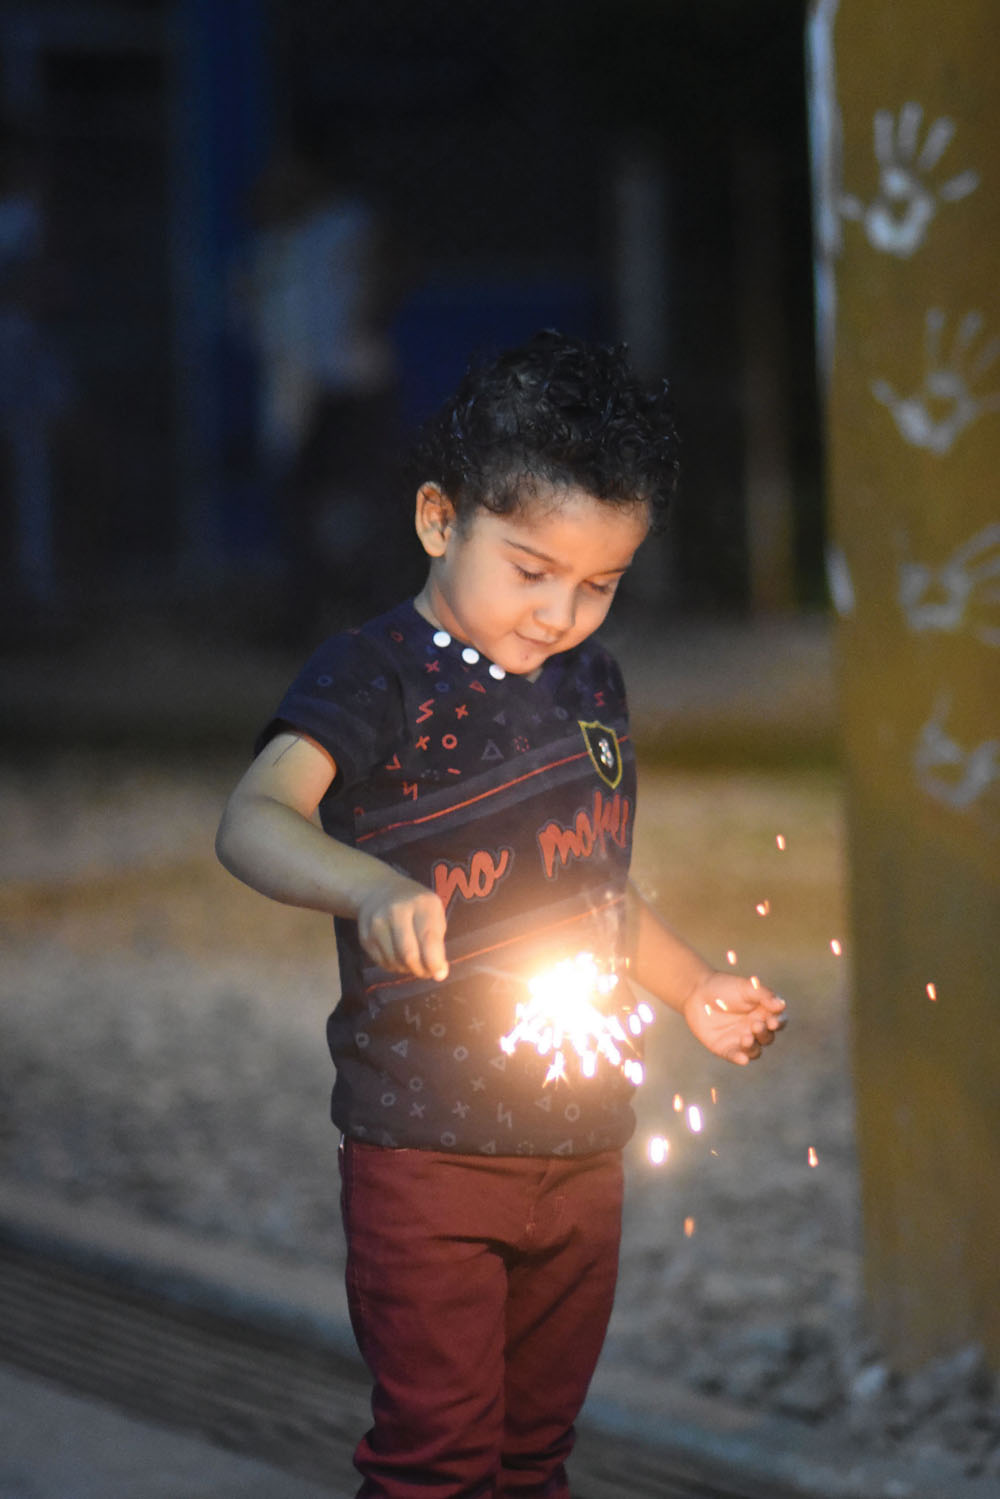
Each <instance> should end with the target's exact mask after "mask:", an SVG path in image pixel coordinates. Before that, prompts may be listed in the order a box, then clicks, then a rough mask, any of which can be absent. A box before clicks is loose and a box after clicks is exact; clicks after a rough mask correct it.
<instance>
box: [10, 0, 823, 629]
mask: <svg viewBox="0 0 1000 1499" xmlns="http://www.w3.org/2000/svg"><path fill="white" fill-rule="evenodd" d="M802 30H803V7H802V6H800V5H799V4H789V3H787V0H762V3H759V4H757V5H754V6H752V7H751V6H746V5H741V4H738V3H735V0H697V3H695V0H616V3H614V4H612V3H611V0H574V3H572V4H571V3H569V0H550V3H548V4H546V5H544V6H537V5H533V4H531V3H530V0H495V3H493V4H491V5H490V6H489V7H479V6H474V7H473V6H469V5H467V4H463V3H462V0H427V3H425V4H424V5H422V6H419V7H417V6H413V5H410V4H406V3H403V0H382V3H380V4H379V5H378V6H371V5H368V4H366V3H364V0H338V3H337V4H336V5H328V6H322V5H315V4H312V3H308V0H283V3H281V4H278V3H272V4H270V5H269V4H267V3H266V0H251V3H248V4H241V5H239V6H235V5H233V4H231V3H224V0H173V3H167V0H164V3H161V4H156V3H155V0H147V3H132V4H126V3H99V0H94V3H89V0H64V3H59V0H41V3H39V0H31V3H28V0H6V3H3V4H0V119H2V120H3V121H4V122H5V123H6V125H7V127H8V128H9V129H16V130H17V131H18V132H19V133H21V134H22V135H27V136H28V137H30V138H31V139H32V141H33V142H34V144H35V146H36V147H37V151H38V155H39V160H40V161H41V162H42V163H43V166H44V171H45V174H46V178H47V202H48V204H49V224H48V234H49V239H50V244H51V250H52V255H53V258H54V260H55V262H56V263H57V264H58V265H59V266H60V267H61V271H60V274H61V278H62V285H61V291H60V297H59V307H58V317H59V325H60V331H61V335H62V337H63V340H64V344H65V347H66V349H67V355H68V358H69V360H70V362H71V364H72V367H73V369H74V371H75V381H76V390H77V399H76V401H75V403H74V405H73V408H72V411H71V412H68V413H67V414H66V419H65V420H64V421H63V422H62V423H61V426H60V430H59V432H58V434H56V435H55V436H54V437H53V439H52V441H53V445H54V451H53V454H52V467H53V475H54V477H53V485H52V502H51V503H52V515H51V517H50V522H51V524H50V526H49V534H50V535H51V548H52V575H53V578H54V579H55V581H56V584H57V587H58V590H59V591H60V593H61V595H62V597H63V599H64V601H68V603H69V605H70V606H72V604H73V601H74V600H77V599H79V598H80V596H81V595H82V594H85V593H88V592H92V591H93V585H94V582H95V580H100V581H101V586H102V587H104V588H112V589H113V590H115V591H117V593H119V594H120V595H122V596H125V595H127V594H128V592H129V590H132V591H134V592H138V593H139V594H146V593H148V592H149V590H150V589H161V590H162V589H168V588H170V587H174V586H175V585H176V584H177V583H178V582H179V581H183V582H184V584H185V585H186V586H189V587H193V588H194V589H196V590H197V589H198V588H204V587H205V586H206V585H208V586H215V585H216V584H217V583H218V582H219V580H220V579H224V578H227V577H231V576H233V575H234V573H239V572H240V571H241V570H245V569H247V568H248V567H253V568H256V569H257V570H258V572H260V571H261V570H262V569H263V574H264V575H265V576H266V571H267V564H268V562H269V559H273V558H274V556H275V553H276V551H277V550H278V549H279V547H280V542H279V534H278V528H277V526H276V524H275V516H274V512H273V499H272V498H271V497H270V496H269V494H268V492H267V487H266V485H265V484H264V483H263V482H262V479H261V475H260V472H259V467H258V465H257V464H256V462H255V457H254V455H255V453H256V452H257V447H258V445H257V442H256V433H255V421H256V416H255V413H256V412H257V411H258V409H259V403H258V402H257V399H256V393H255V380H256V375H257V371H256V367H255V360H254V356H253V352H252V350H251V349H249V348H248V346H247V343H246V340H245V339H242V338H241V336H240V330H239V320H238V317H234V316H233V308H232V300H233V297H232V267H233V265H234V263H236V262H238V259H239V255H240V251H241V248H242V247H243V246H244V245H245V243H246V239H247V236H248V234H249V231H250V211H249V200H250V186H251V184H252V183H253V182H254V180H255V179H256V178H257V175H258V173H259V171H260V169H261V166H262V163H263V162H264V160H265V158H266V156H267V155H268V153H269V151H270V149H271V148H272V147H273V146H274V145H275V144H276V143H277V144H280V145H291V146H293V147H295V148H296V149H302V148H305V149H308V150H309V151H310V152H312V153H314V154H319V155H320V156H322V155H323V154H324V153H326V154H328V155H329V156H330V157H331V159H335V160H336V161H337V163H338V169H339V170H343V172H344V173H345V174H346V175H347V176H348V177H349V178H350V180H351V181H352V182H353V184H354V185H355V187H356V188H357V189H358V190H359V191H361V192H363V194H364V195H365V197H366V198H367V199H368V200H369V201H371V202H372V203H373V204H374V205H376V207H377V209H378V211H379V213H380V214H381V215H382V216H383V218H384V221H385V223H386V225H387V226H388V233H389V237H390V242H391V244H390V248H391V261H392V267H393V270H392V275H393V277H394V281H393V298H394V300H393V304H392V323H391V333H392V337H393V340H394V343H395V347H396V349H397V353H398V359H399V368H400V380H401V387H400V395H401V402H402V412H403V417H404V422H407V423H410V424H412V423H413V422H415V421H416V420H418V419H419V418H420V417H422V416H423V415H425V414H426V412H427V411H428V410H429V409H430V408H431V407H432V406H433V404H434V403H435V402H436V401H437V400H438V399H440V397H441V396H442V395H443V394H444V393H445V392H446V391H447V390H448V389H449V388H450V387H451V385H452V384H453V383H454V381H455V379H456V378H457V376H458V375H459V374H460V373H461V370H462V368H463V367H464V363H465V361H466V359H467V356H468V355H469V353H470V352H472V351H473V350H474V349H476V348H478V347H484V346H485V347H496V346H499V345H503V344H505V343H509V342H512V341H514V340H517V339H519V338H521V337H523V336H524V335H526V334H528V333H530V332H531V331H533V330H534V329H535V328H537V327H539V326H542V325H555V326H561V327H563V328H565V329H566V330H568V331H573V332H579V333H583V334H587V335H595V336H601V337H606V338H609V339H617V338H620V337H625V338H627V339H628V341H629V342H630V344H631V345H632V347H633V349H634V352H635V355H636V358H637V359H638V360H639V361H640V363H642V364H643V365H644V366H645V367H647V368H648V369H650V370H663V371H664V372H666V373H668V374H669V375H670V377H671V378H672V380H673V381H674V384H675V389H676V396H677V405H678V416H679V422H680V425H681V428H682V432H683V435H684V485H683V503H682V504H681V505H680V506H679V507H678V512H677V517H676V521H675V525H674V532H673V535H672V536H671V537H670V539H669V545H668V547H666V548H663V547H661V548H660V549H659V550H655V549H654V551H652V552H651V554H650V558H649V560H648V561H647V562H646V564H645V567H644V569H643V571H642V572H640V574H639V575H638V577H637V579H636V581H635V584H634V587H635V588H636V590H637V591H638V594H639V596H640V597H641V599H642V601H643V602H644V604H645V605H647V606H655V607H657V608H662V609H663V610H667V609H685V610H719V609H722V610H726V611H730V612H732V611H740V610H745V609H748V608H750V609H754V610H772V609H788V608H790V607H795V606H796V605H799V604H802V603H805V604H810V603H818V602H821V600H822V596H823V584H822V581H821V578H822V559H821V552H822V529H823V522H822V506H821V497H820V484H819V471H820V463H819V455H818V451H817V449H818V437H817V431H818V426H817V420H816V412H815V406H816V402H815V391H814V382H813V375H812V371H813V347H812V345H813V339H812V316H811V284H810V276H811V265H810V224H809V178H808V159H807V149H806V129H805V106H804V64H803V41H802ZM5 524H6V525H7V526H8V528H10V527H11V526H12V525H13V520H12V517H11V515H10V503H9V501H8V503H7V507H6V512H5ZM6 555H7V556H8V559H11V558H12V557H13V556H14V553H13V552H12V551H11V549H9V548H8V549H6ZM7 566H8V571H11V570H14V564H13V563H12V561H11V560H8V564H7ZM13 581H15V583H16V581H17V580H13ZM22 582H23V580H22Z"/></svg>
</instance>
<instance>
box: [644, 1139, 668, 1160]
mask: <svg viewBox="0 0 1000 1499" xmlns="http://www.w3.org/2000/svg"><path fill="white" fill-rule="evenodd" d="M646 1149H647V1154H648V1155H649V1159H650V1160H651V1161H652V1163H653V1165H654V1166H662V1165H663V1163H664V1161H665V1160H666V1159H667V1156H668V1155H669V1154H670V1141H669V1140H665V1139H664V1138H663V1136H662V1135H654V1136H653V1138H652V1139H651V1140H650V1142H649V1145H648V1146H647V1147H646Z"/></svg>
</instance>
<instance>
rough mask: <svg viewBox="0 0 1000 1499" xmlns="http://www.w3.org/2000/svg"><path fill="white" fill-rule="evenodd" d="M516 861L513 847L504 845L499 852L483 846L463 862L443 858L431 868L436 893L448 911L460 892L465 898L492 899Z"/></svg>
mask: <svg viewBox="0 0 1000 1499" xmlns="http://www.w3.org/2000/svg"><path fill="white" fill-rule="evenodd" d="M513 862H514V850H513V849H512V848H501V849H499V850H498V851H497V852H496V853H493V852H492V851H491V850H490V849H488V848H480V849H477V850H476V852H475V853H474V854H472V855H471V857H470V858H468V859H466V860H465V861H464V862H463V863H460V864H455V863H453V862H452V861H451V860H450V859H439V860H438V861H437V863H436V864H435V865H434V868H433V870H432V871H431V878H432V879H433V882H434V891H435V894H436V895H437V896H438V898H439V900H440V901H441V902H442V904H443V905H444V908H445V910H446V911H447V909H448V907H449V906H450V905H451V902H452V900H453V898H454V896H455V895H456V894H459V895H461V897H462V899H463V900H488V899H489V897H490V896H491V895H492V894H493V891H494V890H495V889H496V887H497V885H498V884H499V883H500V881H501V880H502V879H503V878H504V876H505V875H506V874H507V873H509V871H510V868H511V865H512V864H513Z"/></svg>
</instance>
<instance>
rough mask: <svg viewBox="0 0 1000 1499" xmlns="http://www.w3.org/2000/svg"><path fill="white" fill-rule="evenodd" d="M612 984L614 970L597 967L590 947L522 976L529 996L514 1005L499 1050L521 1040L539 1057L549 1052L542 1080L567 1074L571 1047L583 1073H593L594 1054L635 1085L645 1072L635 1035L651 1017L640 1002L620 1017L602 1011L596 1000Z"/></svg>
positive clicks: (509, 1048)
mask: <svg viewBox="0 0 1000 1499" xmlns="http://www.w3.org/2000/svg"><path fill="white" fill-rule="evenodd" d="M617 986H618V975H617V974H615V973H607V972H602V971H601V969H600V968H599V966H598V964H597V961H596V959H595V958H594V956H593V954H592V953H589V952H581V953H577V955H576V957H575V958H567V959H566V960H565V961H564V962H562V963H557V964H555V966H554V967H552V968H547V969H545V970H544V972H542V973H539V974H536V975H535V977H534V978H532V979H529V980H527V988H528V991H529V994H530V998H529V999H527V1000H526V1001H524V1002H523V1003H521V1004H518V1005H517V1007H516V1010H515V1013H514V1026H513V1029H511V1030H510V1031H508V1033H507V1034H506V1035H505V1036H501V1037H500V1047H501V1050H503V1051H504V1052H506V1054H507V1055H508V1056H512V1055H513V1054H514V1051H515V1050H516V1049H517V1047H518V1045H519V1044H520V1043H521V1042H526V1043H528V1044H529V1045H531V1046H534V1048H535V1050H536V1051H537V1052H538V1054H539V1056H542V1057H546V1056H550V1055H551V1057H552V1061H551V1063H550V1065H549V1069H548V1072H547V1073H546V1074H545V1081H546V1083H552V1082H558V1081H559V1080H560V1079H561V1078H565V1077H566V1076H567V1071H566V1055H567V1050H570V1049H571V1050H572V1052H575V1053H576V1056H577V1057H578V1058H579V1062H580V1071H581V1072H582V1074H583V1076H584V1077H593V1076H594V1074H595V1073H596V1071H597V1064H598V1059H599V1058H600V1057H604V1059H605V1060H606V1061H608V1062H610V1063H611V1065H612V1066H613V1067H618V1068H620V1069H621V1071H622V1073H623V1074H624V1075H625V1077H627V1078H628V1080H629V1082H630V1083H634V1084H635V1085H636V1087H638V1085H639V1084H640V1083H641V1082H642V1080H643V1077H644V1073H643V1067H642V1063H641V1062H640V1061H639V1059H638V1057H637V1056H636V1055H635V1054H634V1053H635V1045H634V1040H635V1039H637V1038H638V1037H639V1036H640V1035H641V1034H642V1031H643V1027H644V1026H646V1025H649V1024H650V1023H651V1022H652V1020H653V1011H652V1010H651V1009H650V1007H649V1005H648V1004H646V1003H645V1002H642V1003H640V1004H638V1005H637V1006H636V1007H635V1009H634V1010H630V1011H629V1012H628V1013H627V1014H624V1013H623V1014H622V1017H621V1019H620V1018H619V1016H618V1015H615V1014H610V1015H609V1014H606V1013H605V1011H604V1010H603V1009H602V1008H601V1004H602V1003H607V1001H608V998H609V996H610V995H611V994H612V993H613V992H614V990H615V989H616V988H617ZM623 1021H624V1024H623V1023H622V1022H623ZM630 1052H631V1053H632V1055H629V1053H630Z"/></svg>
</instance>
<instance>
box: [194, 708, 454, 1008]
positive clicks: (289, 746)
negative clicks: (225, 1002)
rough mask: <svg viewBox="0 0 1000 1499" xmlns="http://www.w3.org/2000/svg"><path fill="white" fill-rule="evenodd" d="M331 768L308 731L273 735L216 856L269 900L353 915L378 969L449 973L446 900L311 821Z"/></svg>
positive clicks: (235, 798)
mask: <svg viewBox="0 0 1000 1499" xmlns="http://www.w3.org/2000/svg"><path fill="white" fill-rule="evenodd" d="M336 773H337V767H336V765H335V764H334V762H333V760H332V759H331V758H330V756H329V755H328V754H327V753H326V751H325V750H322V749H321V748H320V747H319V745H317V744H315V743H314V742H313V741H312V740H311V739H307V738H305V737H304V736H303V735H300V734H294V733H282V734H276V735H275V737H274V738H273V739H272V740H270V742H269V743H268V744H267V745H266V746H265V748H264V749H263V750H262V751H261V753H260V754H259V755H258V756H257V758H256V760H255V761H254V762H253V764H252V765H251V766H250V769H249V770H248V771H247V773H246V775H245V776H244V777H243V779H242V780H241V781H240V782H239V784H238V785H237V786H236V788H235V790H234V791H233V793H232V795H231V796H230V798H229V800H228V802H227V803H226V808H225V811H224V812H223V814H222V821H221V822H220V824H219V831H218V833H217V835H216V840H215V849H216V853H217V854H218V856H219V860H220V862H221V863H222V864H224V865H225V867H226V869H228V870H229V872H230V874H234V875H235V876H236V878H237V879H240V880H243V881H244V883H245V884H247V885H250V886H252V888H253V889H254V890H259V891H260V892H261V894H262V895H269V896H270V897H271V898H272V899H273V900H280V901H284V902H285V903H286V904H287V905H291V906H307V907H309V908H310V909H311V910H314V911H326V912H328V913H329V914H330V915H332V916H346V917H350V918H352V919H353V920H355V921H357V923H358V936H359V939H360V941H361V945H362V947H363V948H364V950H365V952H366V953H367V954H368V956H369V957H370V958H371V959H372V960H373V961H374V962H376V963H378V964H380V965H381V966H382V967H383V968H388V969H390V970H391V971H393V972H397V973H414V974H416V975H417V976H418V977H420V978H435V979H443V978H445V977H447V974H448V960H447V958H446V956H445V949H444V936H445V913H444V906H443V905H442V903H441V901H440V899H439V898H438V896H437V895H435V893H434V892H433V890H429V889H427V888H426V887H425V886H423V885H421V884H418V883H417V882H416V881H415V880H411V879H408V878H407V877H406V876H405V875H402V874H399V873H398V871H397V870H395V869H393V868H392V867H391V866H390V865H388V864H385V863H383V861H382V860H381V859H376V858H373V857H372V855H371V854H366V853H363V852H362V851H361V850H360V849H356V848H351V847H349V846H348V845H347V844H345V843H340V842H338V841H337V839H335V838H331V837H329V836H328V835H327V834H326V833H324V832H323V831H322V829H321V828H319V827H317V826H316V824H315V822H313V821H312V820H311V819H312V818H313V815H314V814H315V812H316V809H317V807H318V806H319V803H320V801H321V800H322V798H323V796H324V794H325V793H326V791H327V790H328V789H329V787H330V785H331V784H332V782H333V779H334V776H335V775H336Z"/></svg>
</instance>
